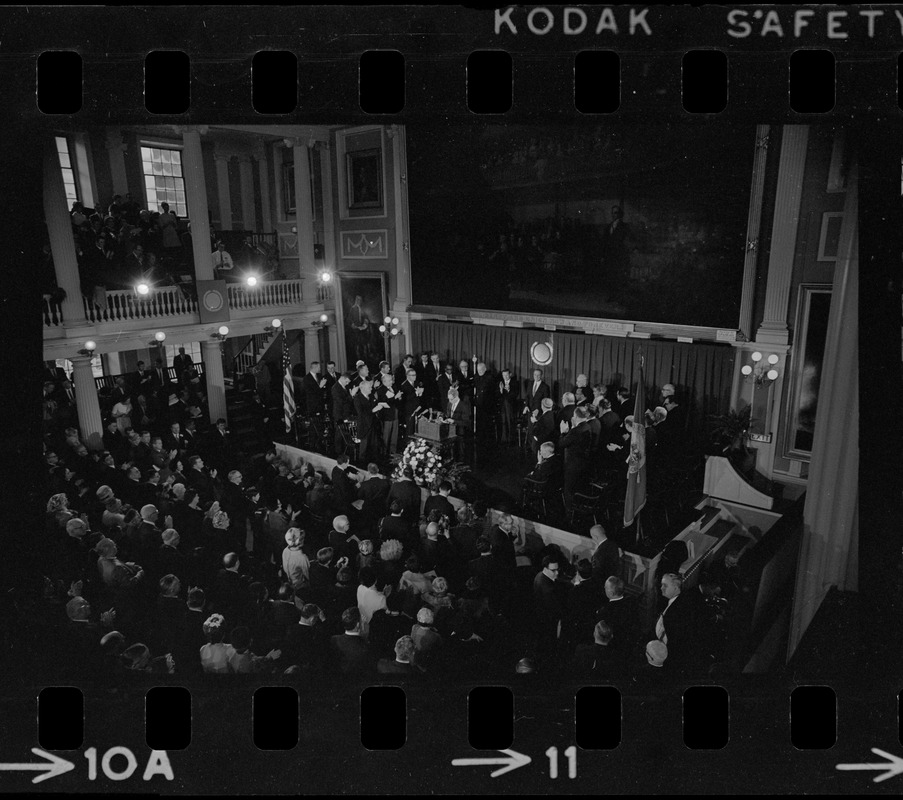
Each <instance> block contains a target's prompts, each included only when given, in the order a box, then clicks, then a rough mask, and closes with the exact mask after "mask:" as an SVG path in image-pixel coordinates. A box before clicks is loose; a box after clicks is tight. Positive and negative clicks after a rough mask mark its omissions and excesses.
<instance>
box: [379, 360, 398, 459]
mask: <svg viewBox="0 0 903 800" xmlns="http://www.w3.org/2000/svg"><path fill="white" fill-rule="evenodd" d="M373 394H374V396H375V397H376V402H377V403H378V404H380V403H381V404H383V405H384V406H385V408H382V409H380V410H379V411H378V412H377V415H376V416H377V419H378V420H379V423H380V425H379V427H380V439H381V441H382V445H383V448H384V449H385V452H386V453H387V454H389V453H397V452H398V407H399V406H400V405H401V394H400V393H399V392H397V391H396V390H395V378H394V377H393V376H392V375H390V374H388V373H386V374H384V375H383V376H382V378H381V379H380V382H379V383H377V384H376V386H375V387H374V390H373Z"/></svg>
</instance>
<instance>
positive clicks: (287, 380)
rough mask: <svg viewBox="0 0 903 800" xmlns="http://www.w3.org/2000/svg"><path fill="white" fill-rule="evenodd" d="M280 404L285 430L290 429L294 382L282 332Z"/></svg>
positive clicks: (290, 360)
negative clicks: (283, 413)
mask: <svg viewBox="0 0 903 800" xmlns="http://www.w3.org/2000/svg"><path fill="white" fill-rule="evenodd" d="M282 406H283V409H284V411H285V432H286V433H288V432H289V431H290V430H291V429H292V422H293V421H294V419H295V384H294V383H293V382H292V359H291V356H289V352H288V336H286V335H285V332H284V331H283V333H282Z"/></svg>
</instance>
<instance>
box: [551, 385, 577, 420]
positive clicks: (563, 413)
mask: <svg viewBox="0 0 903 800" xmlns="http://www.w3.org/2000/svg"><path fill="white" fill-rule="evenodd" d="M576 407H577V399H576V398H575V397H574V394H573V392H565V393H564V394H563V395H561V408H560V409H558V414H557V415H556V417H555V427H556V428H557V427H558V426H560V425H561V423H562V422H566V423H567V424H568V425H570V424H571V420H572V419H573V417H574V409H575V408H576Z"/></svg>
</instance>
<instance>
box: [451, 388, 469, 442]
mask: <svg viewBox="0 0 903 800" xmlns="http://www.w3.org/2000/svg"><path fill="white" fill-rule="evenodd" d="M445 416H446V417H449V418H450V419H452V420H454V422H455V430H456V431H457V434H458V436H466V435H467V434H468V433H469V432H470V428H471V425H472V420H473V417H472V414H471V409H470V401H469V400H467V399H466V398H464V397H459V398H458V404H457V405H456V406H455V410H454V411H452V407H451V403H448V402H446V404H445Z"/></svg>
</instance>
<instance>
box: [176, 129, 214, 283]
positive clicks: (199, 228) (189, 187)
mask: <svg viewBox="0 0 903 800" xmlns="http://www.w3.org/2000/svg"><path fill="white" fill-rule="evenodd" d="M182 144H183V149H182V176H183V177H184V179H185V199H186V201H187V204H188V216H189V217H190V219H191V250H192V253H193V254H194V276H195V278H196V279H197V280H199V281H212V280H213V278H214V275H213V259H212V258H211V255H210V254H211V253H212V252H213V250H212V248H211V247H210V214H209V212H208V211H207V186H206V184H205V183H204V161H203V158H202V155H201V134H200V131H198V129H197V128H185V130H184V131H182Z"/></svg>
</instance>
